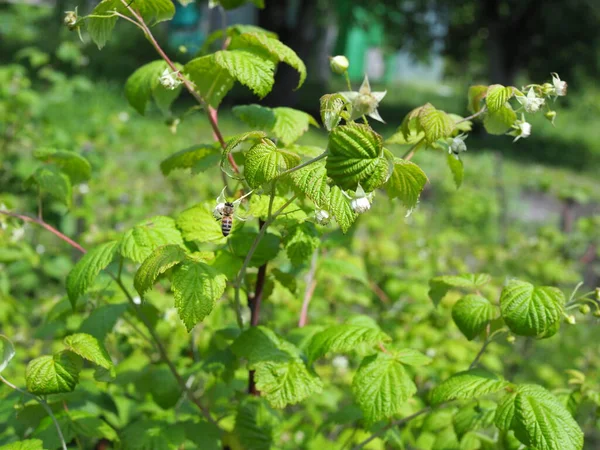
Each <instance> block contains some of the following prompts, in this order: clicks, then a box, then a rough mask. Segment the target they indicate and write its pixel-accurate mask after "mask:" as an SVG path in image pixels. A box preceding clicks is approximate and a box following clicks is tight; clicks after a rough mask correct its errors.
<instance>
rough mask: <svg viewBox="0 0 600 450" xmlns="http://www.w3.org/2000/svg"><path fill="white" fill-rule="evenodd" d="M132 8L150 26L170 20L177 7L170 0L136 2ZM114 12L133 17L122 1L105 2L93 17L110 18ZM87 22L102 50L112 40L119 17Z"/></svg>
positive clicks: (92, 35) (138, 0)
mask: <svg viewBox="0 0 600 450" xmlns="http://www.w3.org/2000/svg"><path fill="white" fill-rule="evenodd" d="M132 7H133V8H134V9H135V10H137V12H138V13H140V14H141V16H142V17H143V18H144V21H145V22H146V23H147V24H148V25H152V24H154V23H157V22H162V21H164V20H169V19H171V18H172V17H173V15H174V14H175V5H174V4H173V2H171V1H170V0H136V2H135V4H132ZM113 11H118V12H119V13H121V14H125V15H128V16H130V15H131V14H130V13H129V11H128V10H127V9H126V8H125V5H123V3H122V2H121V1H120V0H103V1H102V2H100V3H99V4H98V5H97V6H96V8H94V10H93V12H92V15H93V16H109V15H110V14H111V13H112V12H113ZM86 22H87V27H88V32H89V33H90V36H91V38H92V40H93V41H94V42H95V43H96V45H97V46H98V48H99V49H101V48H102V47H104V45H105V44H106V42H107V41H108V39H109V38H110V36H111V34H112V30H113V28H114V27H115V24H116V23H117V17H107V18H98V17H93V18H89V19H87V20H86Z"/></svg>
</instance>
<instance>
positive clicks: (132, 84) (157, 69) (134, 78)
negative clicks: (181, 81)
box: [125, 59, 182, 115]
mask: <svg viewBox="0 0 600 450" xmlns="http://www.w3.org/2000/svg"><path fill="white" fill-rule="evenodd" d="M177 68H178V69H182V66H180V65H177ZM165 69H166V70H168V71H169V72H171V71H172V70H171V68H170V67H169V66H168V65H167V63H166V62H165V61H163V60H162V59H161V60H158V61H152V62H150V63H148V64H144V65H143V66H142V67H140V68H139V69H137V70H136V71H135V72H133V74H131V76H130V77H129V78H128V79H127V82H126V83H125V97H126V98H127V101H128V102H129V104H130V105H131V106H133V107H134V108H135V110H136V111H137V112H139V113H140V114H141V115H144V113H145V112H146V106H147V105H148V102H149V101H150V99H151V98H152V97H153V95H154V93H155V92H156V91H157V90H160V91H161V94H159V95H160V101H161V106H162V107H163V109H168V107H169V106H170V105H171V103H173V101H174V100H175V99H176V98H177V96H178V95H179V93H180V91H181V87H178V88H176V89H173V90H167V89H165V88H164V87H163V86H161V84H160V76H161V75H162V73H163V72H164V71H165Z"/></svg>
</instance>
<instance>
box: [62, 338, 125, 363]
mask: <svg viewBox="0 0 600 450" xmlns="http://www.w3.org/2000/svg"><path fill="white" fill-rule="evenodd" d="M64 344H65V347H66V348H67V350H70V351H72V352H73V353H75V354H77V355H79V356H81V357H82V358H83V359H87V360H88V361H90V362H93V363H94V364H96V365H98V366H100V367H104V368H105V369H111V368H112V367H113V362H112V360H111V359H110V355H109V354H108V352H107V351H106V348H104V345H103V344H102V343H101V342H100V341H99V340H98V339H96V338H95V337H94V336H91V335H89V334H86V333H77V334H72V335H70V336H67V337H66V338H65V340H64Z"/></svg>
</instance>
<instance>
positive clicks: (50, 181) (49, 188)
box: [26, 166, 73, 207]
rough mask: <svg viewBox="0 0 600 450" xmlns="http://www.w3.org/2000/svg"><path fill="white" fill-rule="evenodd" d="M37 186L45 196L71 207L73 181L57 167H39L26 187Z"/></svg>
mask: <svg viewBox="0 0 600 450" xmlns="http://www.w3.org/2000/svg"><path fill="white" fill-rule="evenodd" d="M32 183H33V184H36V185H37V186H38V189H39V190H40V191H41V192H42V193H43V194H48V195H49V196H50V197H52V198H54V199H56V200H58V201H59V202H61V203H64V204H65V205H67V206H68V207H71V201H72V197H73V194H72V189H71V180H70V179H69V177H68V176H67V175H66V174H64V173H62V172H61V171H60V170H59V168H58V167H56V166H42V167H38V169H37V170H36V171H35V173H34V174H33V175H31V177H30V178H29V179H28V180H27V181H26V185H28V186H30V185H31V184H32Z"/></svg>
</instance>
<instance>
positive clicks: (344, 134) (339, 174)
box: [325, 123, 389, 192]
mask: <svg viewBox="0 0 600 450" xmlns="http://www.w3.org/2000/svg"><path fill="white" fill-rule="evenodd" d="M328 149H329V155H328V156H327V160H326V163H325V167H326V168H327V175H328V176H329V177H331V178H332V180H333V182H334V183H335V184H336V185H337V186H339V187H340V188H342V189H352V190H355V189H356V188H357V186H358V184H359V183H360V184H361V185H362V187H363V188H364V189H365V191H366V192H371V191H373V190H375V189H376V188H378V187H379V186H381V185H382V184H384V183H385V182H386V181H387V179H388V177H389V164H388V161H387V160H386V159H385V158H384V157H383V140H382V138H381V136H380V135H379V134H377V133H375V132H374V131H373V130H372V129H371V128H370V127H369V126H367V125H363V124H357V123H351V124H349V125H342V126H339V127H336V128H334V129H333V130H332V131H331V133H330V134H329V145H328Z"/></svg>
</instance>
